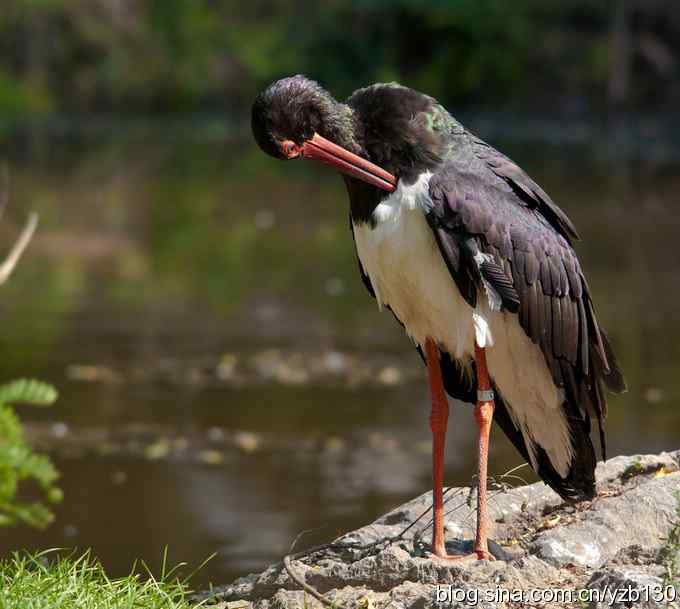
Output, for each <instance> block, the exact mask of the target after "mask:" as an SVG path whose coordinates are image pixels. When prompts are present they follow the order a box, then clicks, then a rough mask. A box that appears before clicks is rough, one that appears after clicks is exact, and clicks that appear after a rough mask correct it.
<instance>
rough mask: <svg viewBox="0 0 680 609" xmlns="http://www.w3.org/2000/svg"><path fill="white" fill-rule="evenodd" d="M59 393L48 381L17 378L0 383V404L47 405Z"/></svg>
mask: <svg viewBox="0 0 680 609" xmlns="http://www.w3.org/2000/svg"><path fill="white" fill-rule="evenodd" d="M58 395H59V394H58V393H57V390H56V389H55V388H54V387H53V386H52V385H50V384H49V383H44V382H42V381H37V380H35V379H18V380H16V381H12V382H10V383H5V384H4V385H0V404H16V403H17V402H21V403H24V404H32V405H34V406H49V405H50V404H52V403H53V402H54V401H55V400H56V399H57V396H58Z"/></svg>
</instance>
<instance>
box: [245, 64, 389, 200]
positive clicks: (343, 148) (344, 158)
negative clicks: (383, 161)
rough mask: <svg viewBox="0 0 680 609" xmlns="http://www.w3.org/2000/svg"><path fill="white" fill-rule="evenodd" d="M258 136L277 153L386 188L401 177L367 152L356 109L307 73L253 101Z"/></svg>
mask: <svg viewBox="0 0 680 609" xmlns="http://www.w3.org/2000/svg"><path fill="white" fill-rule="evenodd" d="M251 124H252V130H253V136H254V137H255V141H256V142H257V143H258V145H259V146H260V148H262V150H263V151H264V152H266V153H267V154H269V155H271V156H273V157H275V158H277V159H283V160H287V159H295V158H302V159H311V160H317V161H320V162H322V163H324V164H326V165H330V166H331V167H334V168H336V169H337V170H338V171H340V172H341V173H344V174H346V175H349V176H352V177H354V178H358V179H360V180H362V181H364V182H367V183H368V184H372V185H373V186H377V187H378V188H381V189H383V190H387V191H392V190H394V189H395V186H396V178H395V177H394V176H393V175H392V174H390V173H388V172H387V171H385V170H384V169H382V168H381V167H378V166H377V165H375V164H373V163H371V162H370V161H369V160H368V159H367V158H366V156H367V155H366V153H365V151H364V150H363V148H362V146H361V145H360V143H359V141H358V137H357V124H356V120H355V118H354V114H353V111H352V109H351V108H350V107H349V106H347V105H345V104H342V103H339V102H338V101H336V100H335V99H334V98H333V96H332V95H331V94H330V93H328V91H326V90H325V89H324V88H323V87H321V85H319V84H318V83H316V82H314V81H313V80H310V79H309V78H306V77H305V76H302V75H297V76H291V77H289V78H283V79H281V80H278V81H276V82H275V83H273V84H271V85H270V86H269V87H267V88H266V89H265V90H264V91H263V92H262V93H260V94H259V95H258V96H257V98H256V99H255V102H254V103H253V110H252V123H251Z"/></svg>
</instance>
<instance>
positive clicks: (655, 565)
mask: <svg viewBox="0 0 680 609" xmlns="http://www.w3.org/2000/svg"><path fill="white" fill-rule="evenodd" d="M679 465H680V451H676V452H673V453H661V454H659V455H644V456H631V457H616V458H613V459H610V460H609V461H607V462H606V463H601V464H599V466H598V472H597V479H598V496H597V498H596V499H595V500H594V501H592V502H586V503H582V504H579V505H566V504H564V503H562V502H561V500H560V499H559V497H558V496H557V495H556V494H555V493H553V492H552V491H551V490H550V489H549V488H548V487H546V486H545V485H544V484H543V483H536V484H532V485H528V486H522V487H517V488H506V487H504V485H503V484H500V485H498V487H497V488H496V489H495V490H493V491H492V494H493V500H492V501H491V506H490V518H491V521H492V522H493V526H492V536H493V539H494V540H495V541H496V542H497V543H498V545H499V546H500V549H499V550H498V552H499V553H504V555H505V558H506V560H498V561H495V562H487V561H483V562H461V563H458V564H455V565H453V566H451V565H447V564H443V563H441V562H439V561H437V560H436V559H432V558H431V557H430V556H429V543H430V530H429V527H428V526H427V525H428V520H429V514H428V516H426V517H425V518H424V519H422V520H421V521H419V523H418V524H417V525H416V526H414V527H412V528H411V529H410V530H409V531H407V532H406V533H405V534H403V535H400V533H402V531H403V530H404V529H405V527H407V526H408V525H409V524H411V523H412V522H413V521H414V520H416V519H417V518H418V517H419V516H420V515H421V514H423V512H427V509H428V506H429V505H430V502H431V495H430V493H426V494H424V495H421V496H420V497H417V498H416V499H413V500H412V501H410V502H408V503H406V504H404V505H402V506H401V507H399V508H397V509H395V510H393V511H391V512H389V513H388V514H385V515H384V516H383V517H381V518H380V519H378V520H376V521H375V522H374V523H372V524H370V525H368V526H365V527H363V528H360V529H358V530H356V531H352V532H350V533H348V534H346V535H344V536H343V537H341V538H340V539H339V540H338V542H339V543H338V544H337V547H334V548H329V549H325V550H322V551H320V552H317V553H313V554H311V555H309V556H307V557H304V558H303V559H301V560H298V561H294V562H293V563H292V564H293V567H294V569H295V571H296V572H297V573H298V574H299V575H300V577H301V578H302V579H304V581H305V582H306V583H307V584H308V585H311V586H313V587H314V588H315V589H316V590H318V591H319V592H321V593H323V594H325V595H326V596H327V597H328V598H329V599H330V600H331V601H332V602H333V603H335V604H336V605H342V606H344V607H350V606H352V607H357V606H358V607H364V608H369V609H370V608H374V609H382V608H383V607H385V608H386V607H388V606H389V607H396V608H400V607H404V608H406V607H409V608H410V607H414V608H415V607H417V608H423V607H434V606H450V607H470V606H476V607H488V608H491V607H494V608H505V607H527V606H534V607H574V606H578V607H591V608H599V607H630V606H635V607H636V608H641V607H678V606H680V583H679V579H680V569H679V567H680V553H679V550H680V545H679V544H678V539H679V537H680V496H679V495H678V493H679V492H680V471H679ZM447 498H448V503H447V506H448V507H449V515H448V517H447V518H448V520H447V537H448V540H449V541H448V543H447V545H450V551H452V552H461V551H466V549H467V546H468V543H469V542H468V541H464V540H469V539H471V537H472V536H473V534H474V531H473V527H474V516H473V513H472V509H471V506H473V505H474V497H473V496H472V495H471V492H470V490H469V489H466V488H454V489H451V490H450V491H449V492H448V494H447ZM376 542H379V543H377V544H376ZM343 543H344V544H348V545H349V546H351V547H347V548H344V549H343V548H342V547H341V545H342V544H343ZM442 586H443V587H442ZM438 587H439V588H438ZM547 589H552V590H562V591H565V590H566V591H582V592H581V594H582V595H583V596H582V597H581V598H580V599H577V598H576V597H575V596H572V597H571V598H564V597H563V598H554V597H555V596H557V594H558V593H557V592H548V593H546V592H540V591H545V590H547ZM438 590H439V595H440V599H441V600H442V601H443V602H441V603H438V602H437V593H438ZM503 590H506V591H507V593H506V592H502V591H503ZM499 591H500V592H499ZM517 591H523V593H524V594H529V593H532V594H539V595H542V597H541V598H538V597H537V598H535V599H534V600H533V602H531V601H529V600H527V597H526V596H525V597H524V598H522V599H519V598H518V596H517V595H519V594H520V593H521V592H517ZM532 591H539V592H538V593H536V592H532ZM447 594H448V596H447ZM502 594H512V595H513V597H511V598H510V597H508V598H503V597H502V596H498V595H502ZM546 594H547V596H546ZM561 594H563V595H564V594H567V593H565V592H562V593H561ZM494 595H495V597H494ZM636 595H637V596H636ZM202 596H203V597H205V596H210V597H211V598H212V601H211V602H213V603H216V604H217V605H218V606H221V607H225V608H226V609H236V608H237V607H254V608H256V609H269V608H270V607H271V608H277V609H278V608H283V607H290V608H297V607H309V606H318V605H319V603H318V601H317V600H316V599H314V598H312V597H310V596H309V594H307V593H305V592H304V591H302V590H300V587H299V585H298V584H297V583H296V582H295V581H293V580H292V579H291V578H290V577H289V575H288V574H287V573H286V571H285V570H284V569H283V566H282V565H281V564H277V565H273V566H271V567H269V568H268V569H266V570H265V571H263V572H262V573H257V574H252V575H248V576H246V577H243V578H240V579H238V580H236V581H235V582H234V583H232V584H230V585H227V586H224V587H222V588H218V589H216V590H213V591H212V592H211V593H207V592H206V593H204V594H203V595H202ZM551 597H553V598H551ZM676 597H677V598H676ZM636 598H637V600H634V599H636ZM631 599H633V600H631ZM674 599H675V600H674ZM633 601H634V602H633Z"/></svg>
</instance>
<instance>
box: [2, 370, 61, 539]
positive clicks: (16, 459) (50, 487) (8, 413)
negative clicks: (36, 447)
mask: <svg viewBox="0 0 680 609" xmlns="http://www.w3.org/2000/svg"><path fill="white" fill-rule="evenodd" d="M56 399H57V392H56V390H55V389H54V388H53V387H52V386H50V385H48V384H46V383H41V382H40V381H35V380H27V379H21V380H17V381H13V382H11V383H6V384H4V385H0V526H8V525H12V524H16V523H19V522H22V523H25V524H29V525H31V526H34V527H44V526H47V525H48V524H49V523H50V522H51V521H52V518H53V515H52V513H51V512H50V510H49V509H48V508H47V507H46V506H45V504H44V503H42V502H41V501H23V500H21V499H19V497H18V492H19V487H20V485H22V484H23V483H26V482H31V481H32V482H33V483H35V484H37V486H38V488H39V489H40V491H41V494H42V495H43V496H44V499H45V500H47V502H48V503H56V502H58V501H60V500H61V498H62V492H61V490H60V489H59V488H58V487H57V486H56V484H55V482H56V480H57V478H58V477H59V474H58V472H57V470H56V469H55V468H54V466H53V465H52V462H51V461H50V460H49V459H48V458H47V457H45V456H43V455H38V454H35V453H34V452H33V451H32V450H31V448H30V446H29V445H28V444H27V442H26V439H25V437H24V432H23V429H22V427H21V423H20V421H19V419H18V417H17V415H16V413H15V412H14V409H13V407H12V404H17V403H24V404H31V405H34V406H47V405H49V404H52V403H53V402H54V401H55V400H56Z"/></svg>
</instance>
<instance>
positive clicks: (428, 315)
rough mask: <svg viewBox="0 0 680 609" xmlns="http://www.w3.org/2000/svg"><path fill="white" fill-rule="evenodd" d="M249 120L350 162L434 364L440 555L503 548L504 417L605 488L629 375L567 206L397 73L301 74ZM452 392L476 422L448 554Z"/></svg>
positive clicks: (258, 133) (547, 469)
mask: <svg viewBox="0 0 680 609" xmlns="http://www.w3.org/2000/svg"><path fill="white" fill-rule="evenodd" d="M251 128H252V133H253V137H254V139H255V141H256V142H257V144H258V145H259V147H260V148H261V149H262V150H263V151H264V152H265V153H267V154H269V155H270V156H272V157H275V158H277V159H281V160H291V159H307V160H316V161H319V162H321V163H322V164H325V165H328V166H330V167H332V168H334V169H336V170H337V171H339V172H340V174H341V176H342V178H343V180H344V183H345V187H346V190H347V193H348V196H349V216H350V229H351V233H352V236H353V240H354V245H355V249H356V254H357V259H358V265H359V271H360V273H361V278H362V280H363V282H364V284H365V286H366V288H367V289H368V292H369V293H370V294H371V295H372V296H373V297H374V298H375V300H376V301H377V303H378V306H379V307H380V308H381V309H387V310H389V311H391V312H392V314H393V315H394V316H395V317H396V318H397V320H398V321H399V323H400V324H401V325H402V326H403V328H404V330H405V332H406V333H407V334H408V336H409V337H410V338H411V339H412V341H413V342H414V344H415V347H416V349H417V350H418V352H419V354H420V356H421V358H422V360H423V362H424V363H425V365H426V367H427V378H428V382H429V389H430V397H431V412H430V428H431V432H432V479H433V493H432V496H433V521H432V522H433V534H432V550H431V555H432V556H433V557H436V558H437V559H440V560H442V561H445V562H446V561H456V560H460V559H462V558H472V559H479V560H494V559H495V557H494V555H493V554H492V553H491V552H490V551H489V543H488V523H487V518H488V517H487V509H486V504H487V469H488V453H489V433H490V427H491V422H492V421H495V422H496V423H497V424H498V425H499V426H500V428H501V429H502V430H503V432H504V433H505V434H506V435H507V437H508V438H509V440H510V441H511V442H512V444H513V445H514V446H515V447H516V448H517V450H518V451H519V453H520V454H521V455H522V456H523V458H524V459H525V460H526V461H527V462H528V463H529V464H530V466H531V467H532V468H533V470H534V471H535V472H536V474H537V475H538V476H539V477H540V478H541V479H542V480H543V481H544V482H545V483H546V484H548V485H549V486H550V487H551V488H552V489H553V490H554V491H556V492H557V493H558V494H559V495H560V497H561V498H562V499H563V500H565V501H568V502H579V501H586V500H591V499H593V498H594V497H595V496H596V487H595V466H596V462H597V459H596V455H595V449H594V444H593V440H592V438H591V421H594V422H595V423H596V424H597V428H598V430H599V442H600V449H601V454H602V458H603V459H605V458H606V446H605V436H604V427H603V423H604V419H605V417H606V414H607V393H608V392H611V393H621V392H623V391H625V390H626V384H625V380H624V377H623V373H622V370H621V367H620V365H619V363H618V362H617V359H616V356H615V354H614V350H613V348H612V346H611V342H610V340H609V338H608V336H607V334H606V333H605V331H604V330H603V328H602V327H601V325H600V324H599V322H598V321H597V317H596V315H595V307H594V304H593V299H592V291H591V289H590V287H589V285H588V282H587V281H586V277H585V275H584V272H583V270H582V267H581V264H580V262H579V260H578V258H577V255H576V253H575V251H574V243H575V241H577V240H578V239H579V236H578V233H577V231H576V228H575V227H574V224H573V223H572V221H571V220H570V219H569V217H568V216H567V215H566V214H565V212H564V211H563V210H562V209H560V208H559V207H558V206H557V205H556V204H555V202H554V201H553V200H552V199H551V198H550V196H549V195H548V194H547V193H546V192H545V191H544V190H543V189H542V188H541V187H540V186H539V185H538V184H537V183H536V182H535V181H534V180H533V179H532V178H531V177H529V175H528V174H527V173H526V172H525V171H523V170H522V169H521V168H520V167H519V166H518V165H517V164H516V163H515V162H513V161H512V160H511V159H510V158H508V157H507V156H505V155H504V154H502V153H501V152H499V151H497V150H496V149H495V148H493V147H492V146H491V145H489V144H488V143H486V142H485V141H483V140H482V139H480V138H479V137H477V136H475V135H474V134H472V133H471V132H470V131H468V130H467V129H466V128H465V127H464V126H463V125H462V124H461V123H459V122H458V121H457V120H456V119H455V118H454V117H453V116H452V115H451V114H450V113H449V112H448V111H447V110H446V109H445V108H444V106H443V105H442V104H440V103H439V102H437V100H435V99H434V98H433V97H430V96H429V95H426V94H424V93H421V92H419V91H416V90H414V89H411V88H409V87H406V86H402V85H400V84H398V83H394V82H392V83H378V84H373V85H370V86H367V87H364V88H360V89H358V90H356V91H355V92H354V93H352V94H351V95H350V96H349V98H347V100H346V101H345V102H340V101H337V100H336V99H335V98H334V97H333V96H332V95H331V94H330V93H329V92H328V91H327V90H326V89H325V88H324V87H323V86H321V85H320V84H319V83H318V82H316V81H315V80H312V79H310V78H308V77H306V76H304V75H301V74H298V75H294V76H290V77H287V78H283V79H280V80H278V81H276V82H274V83H272V84H271V85H269V86H268V87H267V88H266V89H264V90H263V91H262V92H261V93H259V94H258V95H257V97H256V98H255V101H254V103H253V106H252V114H251ZM447 396H450V397H451V398H455V399H458V400H460V401H462V402H465V403H469V404H472V405H473V407H474V410H473V412H474V418H475V420H476V422H477V430H478V438H477V440H478V455H477V461H478V477H477V484H478V492H477V508H476V511H477V527H476V533H475V540H474V544H473V551H472V552H471V553H469V554H464V555H460V554H449V553H447V549H446V545H445V538H444V512H443V509H444V508H443V485H444V466H443V460H444V448H445V440H446V429H447V424H448V417H449V404H448V399H447Z"/></svg>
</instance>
